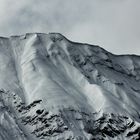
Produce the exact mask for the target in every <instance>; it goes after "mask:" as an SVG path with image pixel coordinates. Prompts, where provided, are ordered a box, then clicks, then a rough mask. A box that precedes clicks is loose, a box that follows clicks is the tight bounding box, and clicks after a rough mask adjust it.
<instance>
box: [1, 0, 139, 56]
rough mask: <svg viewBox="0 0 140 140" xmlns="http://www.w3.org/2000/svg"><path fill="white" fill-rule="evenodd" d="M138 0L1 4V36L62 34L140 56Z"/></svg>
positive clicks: (33, 0)
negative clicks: (34, 33)
mask: <svg viewBox="0 0 140 140" xmlns="http://www.w3.org/2000/svg"><path fill="white" fill-rule="evenodd" d="M139 25H140V1H139V0H86V1H84V0H18V1H17V0H0V35H1V36H10V35H13V34H24V33H26V32H45V33H48V32H60V33H62V34H64V35H65V36H66V37H68V38H69V39H71V40H73V41H79V42H87V43H91V44H98V45H100V46H102V47H104V48H105V49H107V50H109V51H111V52H114V53H117V54H122V53H135V54H139V55H140V48H139V45H140V28H139Z"/></svg>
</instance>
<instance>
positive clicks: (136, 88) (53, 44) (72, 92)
mask: <svg viewBox="0 0 140 140" xmlns="http://www.w3.org/2000/svg"><path fill="white" fill-rule="evenodd" d="M0 88H1V89H4V92H5V91H8V92H9V93H11V94H8V96H7V95H6V96H5V95H4V96H3V95H1V96H0V97H1V98H0V140H11V138H12V137H13V139H14V140H32V139H33V140H36V139H40V138H38V137H35V136H34V134H31V132H30V131H31V130H32V129H34V128H32V126H31V127H30V125H29V126H24V125H23V124H22V123H21V121H20V118H22V117H23V116H22V115H21V114H19V113H18V111H16V109H15V108H16V107H15V106H14V103H12V102H13V100H14V98H13V97H12V95H13V94H14V95H16V97H18V99H17V100H16V101H17V102H19V103H20V102H23V103H24V104H25V105H26V106H28V105H30V104H31V103H32V102H34V101H36V100H42V102H41V104H39V105H38V106H37V107H36V109H35V108H33V110H30V109H29V110H30V111H29V112H28V116H29V115H30V116H31V115H33V114H34V112H35V111H36V110H37V109H38V108H41V109H44V110H48V111H50V112H51V113H52V114H59V112H60V110H61V111H62V112H63V113H62V114H65V115H64V116H65V117H68V118H69V120H68V121H69V123H74V124H75V127H71V129H70V130H69V131H68V132H67V131H66V132H63V134H62V136H59V135H57V136H55V135H54V136H52V137H51V136H50V137H43V138H44V139H52V140H53V139H54V140H55V139H64V140H65V139H74V136H77V138H75V139H77V140H78V139H79V140H82V137H83V139H85V140H90V139H92V136H91V134H88V133H87V132H85V131H84V130H83V129H82V128H83V127H82V126H81V125H82V123H80V124H76V121H75V119H74V118H73V117H75V116H76V117H77V115H75V116H71V115H70V113H69V112H68V111H67V109H69V108H71V109H73V110H76V111H78V112H84V113H87V114H91V113H92V114H93V113H95V112H96V113H98V116H101V115H102V114H103V113H107V114H110V113H113V114H117V115H118V114H119V115H124V116H128V117H130V119H132V120H134V121H135V123H136V126H137V125H139V122H140V56H136V55H120V56H119V55H113V54H111V53H109V52H108V51H106V50H104V49H102V48H100V47H99V46H96V45H89V44H82V43H76V42H72V41H69V40H68V39H66V38H65V37H64V36H63V35H61V34H59V33H49V34H41V33H27V34H25V35H21V36H11V37H9V38H3V37H1V38H0ZM78 115H79V114H78ZM18 119H19V120H18ZM64 121H65V119H64ZM83 122H84V120H83ZM54 124H55V122H53V125H54ZM65 124H66V122H65ZM40 125H41V124H40ZM67 126H68V125H67ZM36 127H37V126H36ZM63 127H64V126H63ZM65 127H66V126H65ZM27 129H28V130H27ZM72 136H73V138H72ZM80 136H82V137H81V138H80ZM117 138H118V137H117ZM117 138H111V137H109V138H108V137H106V138H105V139H117ZM119 138H120V139H125V137H124V136H119ZM95 139H96V138H95ZM98 139H99V138H97V140H98ZM126 139H128V138H126Z"/></svg>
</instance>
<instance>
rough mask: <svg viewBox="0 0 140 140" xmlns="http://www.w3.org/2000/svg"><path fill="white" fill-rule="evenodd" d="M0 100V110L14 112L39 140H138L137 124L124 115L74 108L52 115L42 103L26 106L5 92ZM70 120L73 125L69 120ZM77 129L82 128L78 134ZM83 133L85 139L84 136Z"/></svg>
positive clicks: (139, 136) (1, 94)
mask: <svg viewBox="0 0 140 140" xmlns="http://www.w3.org/2000/svg"><path fill="white" fill-rule="evenodd" d="M0 97H1V98H0V101H1V103H3V106H1V108H2V107H3V108H5V109H6V110H8V111H9V112H12V110H13V109H14V111H15V112H16V113H13V115H14V114H16V115H15V119H18V120H19V119H20V122H21V124H23V125H24V127H25V128H30V133H31V134H32V135H35V136H36V137H37V138H40V139H48V140H49V139H52V140H53V139H59V140H60V139H61V140H66V139H67V140H82V139H83V140H84V139H91V140H106V139H108V138H112V139H115V138H118V139H119V138H120V137H121V138H122V137H123V138H124V139H130V140H131V139H134V140H139V139H140V124H138V123H137V122H135V121H133V120H132V119H131V118H129V117H127V116H123V115H119V114H113V113H111V114H102V113H100V112H98V113H85V112H82V111H79V110H75V109H73V108H66V109H63V110H60V111H59V113H56V114H55V113H52V112H51V111H48V110H46V109H43V108H41V103H42V100H35V101H33V102H32V103H30V104H29V105H25V103H23V102H22V100H21V98H20V97H19V96H18V95H16V94H14V93H11V92H8V91H5V90H1V91H0ZM11 105H12V106H11ZM71 118H73V121H72V122H70V121H69V120H72V119H71ZM79 126H80V127H79ZM77 128H81V129H79V130H78V131H77ZM75 132H76V133H78V134H76V133H75ZM84 133H85V135H87V136H88V138H87V137H85V135H83V134H84Z"/></svg>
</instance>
